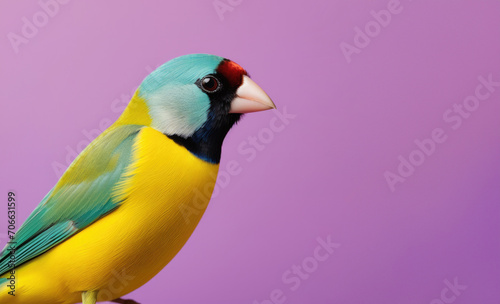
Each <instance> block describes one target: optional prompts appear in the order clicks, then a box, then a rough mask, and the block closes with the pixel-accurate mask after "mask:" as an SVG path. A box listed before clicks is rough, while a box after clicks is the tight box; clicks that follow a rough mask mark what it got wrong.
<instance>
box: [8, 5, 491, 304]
mask: <svg viewBox="0 0 500 304" xmlns="http://www.w3.org/2000/svg"><path fill="white" fill-rule="evenodd" d="M222 2H224V3H227V1H226V0H222ZM389 2H390V1H388V0H377V1H369V2H368V1H365V2H364V3H361V2H360V1H350V0H342V1H338V0H337V1H313V2H304V1H263V0H259V1H257V0H254V1H236V0H232V2H231V3H232V4H233V7H232V10H231V11H227V12H225V13H224V14H222V17H221V16H220V15H219V14H218V13H217V11H216V10H215V8H214V2H213V1H211V0H210V1H201V0H196V1H195V0H193V1H159V0H156V1H148V2H147V4H146V3H144V1H127V3H126V4H125V2H124V1H117V0H114V1H104V2H103V1H96V0H93V1H69V2H68V3H67V4H64V5H62V4H61V5H59V6H60V7H59V11H58V12H57V13H56V14H55V15H54V16H53V17H51V18H50V19H49V20H48V22H46V24H45V25H44V26H43V27H40V28H39V29H38V33H37V34H36V35H35V36H34V37H32V38H30V39H28V43H27V44H21V45H19V49H18V52H17V53H16V52H15V50H14V48H13V47H12V45H11V43H10V41H9V39H8V36H7V35H8V34H9V33H10V32H12V33H15V34H18V35H21V34H22V33H21V29H22V26H23V19H22V18H23V17H27V18H28V19H30V20H31V19H32V18H33V16H34V15H36V14H37V13H38V12H41V11H42V8H41V6H40V4H38V2H36V1H22V2H21V1H17V2H15V1H2V2H0V34H1V35H0V36H1V37H0V50H1V54H0V83H1V89H0V99H1V101H2V109H1V110H0V115H1V127H2V132H1V138H0V143H1V151H0V160H1V172H0V182H1V187H0V188H1V189H0V193H1V194H0V196H1V197H3V199H1V201H4V202H3V203H1V206H4V207H1V208H0V225H1V226H0V238H2V243H5V241H6V239H5V231H6V229H7V221H6V197H7V191H8V190H15V192H16V194H17V196H18V199H19V201H18V210H17V217H18V220H19V221H24V219H25V218H26V217H27V216H28V215H29V214H30V213H31V211H32V210H33V209H34V207H35V206H36V205H37V204H38V202H39V201H40V199H41V198H42V197H43V196H44V195H45V194H46V193H47V192H48V190H49V189H50V188H51V187H52V186H53V185H54V184H55V183H56V181H57V179H58V176H57V174H56V173H55V171H54V169H53V165H54V164H55V163H60V164H62V165H64V166H65V165H66V164H67V163H66V158H67V157H68V155H69V156H71V155H70V153H69V152H68V151H69V150H78V149H81V147H82V145H84V144H85V140H86V136H85V135H84V133H85V132H87V131H90V130H93V129H96V128H99V124H100V123H101V122H102V121H103V120H104V122H106V120H114V119H116V118H117V117H118V115H119V112H120V110H121V108H120V107H122V106H123V105H124V104H123V103H122V101H121V98H122V96H123V98H124V100H128V98H129V97H130V95H131V93H132V91H133V90H134V89H135V88H136V87H137V86H138V85H139V84H140V82H141V81H142V79H143V78H144V77H145V76H146V75H147V74H148V73H149V71H150V70H151V68H155V67H157V66H158V65H160V64H162V63H164V62H166V61H168V60H169V59H171V58H173V57H176V56H179V55H183V54H187V53H200V52H203V53H213V54H217V55H220V56H224V57H228V58H231V59H233V60H234V61H236V62H238V63H240V64H241V65H242V66H243V67H245V68H246V69H247V70H248V71H249V72H250V73H251V75H252V77H253V79H254V80H255V81H256V82H257V83H258V84H259V85H260V86H262V87H263V88H264V89H265V90H266V91H267V92H268V94H269V95H270V96H271V97H272V98H273V100H274V101H275V103H276V105H277V106H278V111H280V112H283V111H284V109H286V111H287V112H288V113H291V114H294V115H296V116H295V117H294V118H293V119H290V120H289V122H288V124H287V125H286V126H285V127H284V128H283V129H282V130H281V131H280V132H273V133H270V131H269V130H270V129H269V126H270V123H271V122H272V121H274V119H275V118H274V117H276V112H274V113H273V111H268V112H265V113H256V114H250V115H247V117H245V119H244V120H243V121H242V122H241V123H240V124H239V125H238V126H237V127H236V128H234V130H232V131H231V132H230V134H229V136H228V138H227V140H226V142H225V145H224V150H223V159H222V163H221V170H224V168H225V165H226V164H227V163H228V162H229V161H236V162H238V164H239V165H240V167H241V173H239V174H237V175H235V176H232V177H231V179H230V181H229V183H228V184H227V185H226V186H225V187H224V188H221V189H220V191H219V192H218V194H217V195H216V196H215V197H214V198H213V199H212V201H211V204H210V205H209V208H208V210H207V212H206V214H205V216H204V218H203V220H202V221H201V223H200V225H199V226H198V228H197V230H196V231H195V233H194V234H193V236H192V237H191V239H190V240H189V241H188V243H187V244H186V246H185V247H184V248H183V249H182V251H181V252H180V253H179V254H178V255H177V257H176V258H175V259H174V260H173V261H172V262H171V263H170V264H169V265H168V266H167V267H166V268H165V269H164V270H163V271H162V272H161V273H160V274H159V275H158V276H156V277H155V278H154V279H153V280H152V281H150V282H149V283H148V284H146V285H145V286H143V287H142V288H140V289H138V290H136V291H135V292H133V293H132V294H130V295H129V296H128V297H130V298H133V299H135V300H137V301H138V302H141V303H159V302H161V303H248V304H251V303H254V301H255V300H257V301H258V303H261V302H263V301H264V300H265V299H269V298H270V293H271V291H273V290H275V289H278V290H281V291H282V292H283V295H284V297H286V299H285V301H284V303H290V304H291V303H343V304H350V303H352V304H359V303H393V304H403V303H442V302H440V301H441V300H439V299H440V297H441V294H442V292H443V293H444V294H445V296H447V297H449V298H452V297H453V296H456V294H454V293H453V292H451V291H447V290H445V289H446V288H447V285H446V283H445V281H446V280H448V281H449V282H453V280H454V279H455V278H457V280H458V283H459V284H460V285H466V286H467V289H465V290H463V291H461V292H459V293H460V294H459V295H458V296H456V297H455V298H453V301H454V302H455V303H483V304H489V303H499V301H500V287H499V286H500V237H499V236H500V204H499V203H500V186H499V182H500V170H499V169H500V157H499V155H500V140H499V139H500V119H499V118H500V115H499V114H500V88H498V87H497V88H496V91H494V92H493V93H492V94H491V96H490V97H489V98H488V99H487V100H485V101H481V102H480V105H479V107H478V108H477V110H476V111H474V112H472V113H471V115H470V117H469V118H468V119H464V121H463V124H462V125H461V126H460V127H459V128H457V129H456V130H454V129H452V128H451V126H452V124H451V123H447V122H445V121H444V120H443V114H444V113H445V112H446V111H447V110H448V109H453V105H454V104H462V103H463V101H464V99H465V98H466V97H467V96H469V95H474V93H475V89H476V86H477V85H478V84H479V83H480V82H479V81H478V77H479V76H481V75H482V76H484V77H487V76H488V75H490V74H492V78H493V79H494V80H496V81H500V18H499V16H500V2H499V1H496V0H483V1H463V2H462V1H413V2H412V1H410V0H405V1H403V0H402V1H401V4H400V7H401V8H402V11H401V12H400V13H399V14H393V15H392V18H391V21H390V23H389V24H388V25H387V26H386V27H382V28H381V30H380V33H379V34H378V35H374V37H372V38H371V41H370V43H369V44H368V45H367V46H366V47H364V48H360V49H359V53H357V54H356V53H355V54H352V56H351V58H350V59H351V62H350V63H348V62H347V60H346V57H345V56H344V54H343V53H342V51H341V48H340V44H341V43H342V42H346V43H349V44H351V45H354V42H353V39H354V36H355V31H354V28H355V27H359V28H361V29H363V31H364V28H365V25H366V24H367V23H369V22H370V21H373V20H374V17H373V16H372V15H371V14H370V11H372V10H375V11H380V10H382V9H387V6H388V4H389ZM401 8H400V10H401ZM39 15H40V14H39ZM40 18H43V16H42V17H40ZM40 20H41V21H42V22H43V21H44V20H43V19H40ZM370 24H371V25H372V26H374V25H373V23H370ZM376 29H377V28H376V27H373V28H372V29H371V30H376ZM482 92H483V93H484V92H487V91H484V90H483V91H482ZM436 128H441V129H443V130H444V133H445V134H446V136H447V140H446V141H445V142H444V143H440V144H437V147H436V150H435V152H434V153H432V154H431V155H430V156H428V157H426V158H425V161H424V162H423V164H421V165H420V166H418V167H416V168H415V170H414V173H413V174H412V175H411V176H409V177H407V178H406V180H405V181H404V182H403V183H397V184H396V185H395V189H394V190H395V191H391V189H390V187H389V186H388V183H387V182H386V179H385V177H384V172H385V171H391V172H393V173H397V172H398V171H397V170H398V164H399V160H398V156H399V155H402V156H403V157H404V158H406V159H408V156H409V155H410V153H411V152H412V151H414V150H416V149H417V146H416V145H415V143H414V140H417V139H419V140H423V139H425V138H429V137H430V136H431V132H432V130H434V129H436ZM271 134H272V137H270V136H271ZM250 136H256V137H257V138H260V139H259V140H263V141H266V143H265V144H263V147H262V150H261V151H257V150H255V151H256V153H255V158H254V159H252V160H248V158H249V154H244V153H241V151H239V150H238V147H239V146H240V145H243V146H244V147H246V148H248V147H250V145H249V137H250ZM79 146H80V148H79ZM68 149H69V150H68ZM415 155H416V154H415ZM327 236H330V238H331V240H332V241H333V242H335V243H338V244H340V247H338V248H336V249H335V250H334V252H333V253H332V254H331V255H330V256H329V257H328V259H327V260H326V261H323V262H319V264H318V265H317V269H314V270H311V273H310V274H309V277H308V278H307V279H304V280H301V281H300V286H299V287H298V288H297V289H296V290H291V287H292V286H293V285H294V284H290V283H287V282H285V281H283V280H282V275H283V274H284V273H285V272H286V271H287V270H291V269H292V267H293V265H302V263H303V261H309V263H313V262H311V258H308V257H311V256H313V253H314V250H315V248H316V247H317V246H318V243H317V241H316V239H317V238H318V237H321V238H326V237H327ZM2 245H3V244H2ZM311 265H313V264H308V266H309V267H311ZM313 266H314V265H313ZM48 279H50V278H48ZM281 299H282V300H283V299H284V298H283V297H282V298H281ZM435 299H438V300H435ZM433 301H434V302H433ZM255 303H257V302H255ZM263 303H270V302H263Z"/></svg>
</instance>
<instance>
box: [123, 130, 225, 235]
mask: <svg viewBox="0 0 500 304" xmlns="http://www.w3.org/2000/svg"><path fill="white" fill-rule="evenodd" d="M133 157H134V161H133V163H132V165H131V166H130V167H129V168H128V171H127V173H126V177H125V179H124V180H123V182H122V183H120V184H119V186H118V187H117V189H116V192H115V194H116V196H117V197H116V198H117V199H119V200H121V201H123V203H122V205H121V206H120V208H119V210H117V211H118V212H124V213H125V212H126V213H127V216H130V217H131V218H130V220H131V224H132V223H136V224H134V225H137V230H138V231H139V233H142V236H143V238H144V241H146V242H148V241H149V242H156V241H157V240H156V238H157V237H162V238H164V237H174V238H180V239H186V240H187V238H188V237H189V235H190V234H191V233H192V231H193V230H194V228H195V227H196V225H197V224H198V222H199V220H200V219H201V216H202V215H203V212H204V211H205V208H206V206H207V204H208V202H209V200H210V197H211V194H212V190H213V187H214V185H215V180H216V177H217V171H218V167H219V166H218V165H217V164H211V163H208V162H205V161H203V160H201V159H199V158H197V157H196V156H194V155H193V154H191V153H190V152H189V151H187V150H186V149H185V148H184V147H182V146H180V145H178V144H176V143H175V142H174V141H172V140H171V139H169V138H168V137H167V136H165V135H164V134H162V133H161V132H158V131H156V130H154V129H152V128H144V129H142V130H141V131H140V133H139V134H138V135H137V139H136V141H135V144H134V156H133ZM165 234H167V235H165Z"/></svg>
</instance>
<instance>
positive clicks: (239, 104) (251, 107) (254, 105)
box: [229, 75, 276, 113]
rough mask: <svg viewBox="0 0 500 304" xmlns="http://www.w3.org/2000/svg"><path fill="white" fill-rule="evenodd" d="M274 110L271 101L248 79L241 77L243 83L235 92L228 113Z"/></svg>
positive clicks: (274, 107)
mask: <svg viewBox="0 0 500 304" xmlns="http://www.w3.org/2000/svg"><path fill="white" fill-rule="evenodd" d="M269 109H276V106H275V105H274V103H273V101H272V100H271V98H269V96H268V95H267V94H266V92H264V90H262V89H261V87H259V86H258V85H257V84H256V83H255V82H254V81H253V80H252V79H250V77H248V76H246V75H245V76H243V83H242V84H241V85H240V87H239V88H238V90H236V97H235V98H234V99H233V101H232V102H231V109H230V110H229V113H250V112H257V111H264V110H269Z"/></svg>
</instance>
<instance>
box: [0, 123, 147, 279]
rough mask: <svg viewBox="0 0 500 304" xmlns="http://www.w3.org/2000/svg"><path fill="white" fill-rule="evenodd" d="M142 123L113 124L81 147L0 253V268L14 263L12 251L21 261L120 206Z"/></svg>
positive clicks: (4, 269)
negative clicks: (118, 193)
mask: <svg viewBox="0 0 500 304" xmlns="http://www.w3.org/2000/svg"><path fill="white" fill-rule="evenodd" d="M140 128H141V126H138V125H125V126H120V127H116V128H113V129H111V130H109V131H108V132H106V133H105V134H102V135H101V136H100V137H99V138H97V139H96V140H94V141H93V142H92V143H91V144H90V145H89V146H88V147H87V148H86V149H85V150H84V151H82V153H81V154H80V155H79V156H78V157H77V158H76V159H75V160H74V161H73V163H72V164H71V165H70V166H69V167H68V169H67V170H66V172H65V173H64V174H63V176H62V177H61V179H60V180H59V181H58V182H57V184H56V185H55V186H54V188H53V189H52V190H51V191H50V192H49V193H48V194H47V195H46V196H45V197H44V198H43V200H42V201H41V202H40V204H39V205H38V206H37V208H36V209H35V210H34V211H33V213H32V214H31V215H30V216H29V217H28V219H27V220H26V222H24V224H23V225H22V226H21V227H20V228H19V230H18V231H17V232H16V234H15V236H14V238H13V239H12V240H10V242H9V243H8V244H7V246H5V248H4V249H3V251H2V252H1V253H0V274H3V273H5V272H7V271H9V270H11V269H12V268H14V265H12V263H11V255H12V254H13V253H15V259H12V260H13V261H15V267H18V266H20V265H21V264H23V263H25V262H27V261H29V260H31V259H33V258H35V257H37V256H39V255H40V254H42V253H44V252H46V251H47V250H49V249H51V248H53V247H54V246H56V245H58V244H60V243H61V242H63V241H64V240H66V239H68V238H69V237H71V236H72V235H74V234H75V233H78V232H79V231H81V230H82V229H84V228H85V227H87V226H88V225H90V224H92V223H93V222H95V221H96V220H98V219H100V218H102V217H103V216H105V215H107V214H109V213H110V212H112V211H113V210H115V209H116V208H118V207H119V206H120V203H121V202H119V201H117V200H118V199H117V198H116V197H114V196H113V192H114V191H115V190H117V189H118V188H119V185H120V184H121V182H122V181H123V180H124V179H126V178H128V177H127V176H126V174H124V173H126V171H127V168H128V166H129V165H131V163H132V161H133V160H132V154H133V146H134V142H135V138H136V135H137V133H138V132H139V131H140ZM12 245H14V246H15V251H14V252H12V250H11V248H9V246H12Z"/></svg>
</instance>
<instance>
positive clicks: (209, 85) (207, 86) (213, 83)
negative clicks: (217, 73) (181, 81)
mask: <svg viewBox="0 0 500 304" xmlns="http://www.w3.org/2000/svg"><path fill="white" fill-rule="evenodd" d="M201 87H202V89H203V90H204V91H205V92H207V93H213V92H215V91H217V90H218V89H219V88H220V83H219V80H217V78H215V77H214V76H211V75H208V76H205V77H203V79H202V80H201Z"/></svg>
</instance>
